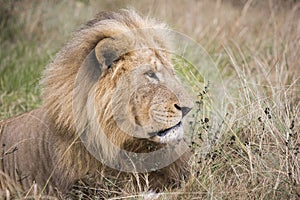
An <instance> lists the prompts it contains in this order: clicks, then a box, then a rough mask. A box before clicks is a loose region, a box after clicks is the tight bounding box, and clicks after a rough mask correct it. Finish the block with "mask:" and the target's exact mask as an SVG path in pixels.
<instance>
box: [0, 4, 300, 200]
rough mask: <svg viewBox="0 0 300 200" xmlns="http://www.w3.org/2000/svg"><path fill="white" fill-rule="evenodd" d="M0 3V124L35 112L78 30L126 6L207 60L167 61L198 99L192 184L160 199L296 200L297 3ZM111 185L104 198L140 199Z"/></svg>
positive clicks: (299, 163) (299, 162)
mask: <svg viewBox="0 0 300 200" xmlns="http://www.w3.org/2000/svg"><path fill="white" fill-rule="evenodd" d="M0 2H1V4H3V5H5V6H2V8H1V9H2V10H0V11H1V13H0V15H1V21H0V36H1V38H0V42H1V51H0V61H1V62H0V120H1V119H7V118H9V117H11V116H14V115H16V114H20V113H23V112H26V111H29V110H32V109H34V108H36V107H38V106H39V105H41V98H40V91H41V86H40V85H39V81H40V78H41V75H42V71H43V69H44V68H45V66H46V65H47V63H49V62H50V61H51V59H52V58H53V56H54V54H55V52H57V51H58V50H59V49H60V48H61V47H62V46H63V43H65V42H66V41H67V38H68V37H70V35H71V32H72V31H74V30H76V29H77V28H78V27H79V26H80V24H81V23H83V22H84V21H86V20H87V19H90V18H91V17H92V16H93V15H94V14H96V13H97V12H98V11H101V10H116V9H117V8H125V7H128V6H129V7H130V6H134V7H135V8H136V9H137V10H138V11H140V12H141V13H145V14H149V15H150V16H155V17H157V18H158V19H160V21H165V22H166V23H168V24H170V26H171V27H172V28H174V29H175V30H177V31H180V32H183V33H185V34H186V35H188V36H190V37H191V38H193V39H194V40H195V41H197V42H198V44H199V45H201V46H202V47H203V49H204V50H206V51H207V52H208V54H209V55H210V58H209V59H207V58H206V57H205V56H204V57H203V56H202V57H200V58H201V59H202V60H201V59H197V58H195V61H197V62H196V65H195V66H193V65H191V64H190V63H189V62H188V61H187V62H186V61H185V60H184V59H181V58H180V57H175V59H174V60H175V67H176V68H177V69H178V70H177V72H178V74H179V76H181V77H182V78H183V79H184V80H185V81H186V82H187V83H188V84H189V85H190V87H191V88H192V91H193V92H194V94H195V95H198V96H196V98H197V99H196V101H197V103H196V108H195V109H194V110H195V111H194V115H193V116H192V123H191V125H192V129H191V135H192V136H193V145H192V146H193V148H194V152H195V157H194V158H193V160H192V162H191V166H192V170H191V173H192V176H191V179H190V180H189V181H187V182H186V183H185V184H184V185H183V187H182V188H180V189H178V190H176V191H170V192H166V193H164V194H162V195H161V197H160V198H161V199H169V198H174V199H192V198H195V199H299V198H300V135H299V133H300V114H299V110H300V78H299V77H300V67H299V66H300V61H299V55H300V46H299V42H298V41H299V35H300V29H299V19H300V12H299V11H300V8H299V1H278V0H273V1H271V0H270V1H259V0H253V1H251V0H249V1H236V0H228V1H209V0H207V1H206V0H204V1H179V0H174V1H168V0H165V1H114V2H111V1H101V2H100V1H28V2H29V3H28V2H27V1H10V2H9V3H8V1H0ZM297 6H298V7H297ZM210 59H211V60H210ZM210 64H211V65H210ZM201 67H202V68H201ZM210 67H216V68H210ZM199 68H201V70H200V72H199V70H197V69H199ZM115 181H116V180H110V181H108V183H109V184H108V185H107V186H105V184H103V188H102V190H103V191H102V193H105V194H106V195H107V196H110V197H116V198H117V197H126V196H127V197H128V198H129V197H134V196H135V195H136V197H137V198H138V196H137V195H138V193H139V192H136V191H133V190H131V191H130V189H128V190H129V191H126V192H127V193H122V192H121V191H119V190H117V189H115V188H114V187H113V186H112V185H114V183H115ZM111 184H112V185H111ZM105 189H107V190H108V191H106V192H105ZM114 189H115V190H114ZM99 190H100V189H99ZM109 190H110V191H109ZM79 193H80V192H79ZM2 194H4V193H3V192H1V191H0V195H2ZM96 194H97V193H96V192H95V193H94V196H92V197H90V198H96Z"/></svg>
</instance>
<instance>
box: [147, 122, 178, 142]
mask: <svg viewBox="0 0 300 200" xmlns="http://www.w3.org/2000/svg"><path fill="white" fill-rule="evenodd" d="M151 136H152V137H151V139H152V140H153V141H155V142H159V143H171V142H174V141H179V140H181V139H182V137H183V125H182V122H181V121H180V122H179V123H178V124H176V125H175V126H172V127H170V128H167V129H164V130H161V131H159V132H155V133H151Z"/></svg>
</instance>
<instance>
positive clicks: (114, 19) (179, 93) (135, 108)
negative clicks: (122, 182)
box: [0, 11, 190, 192]
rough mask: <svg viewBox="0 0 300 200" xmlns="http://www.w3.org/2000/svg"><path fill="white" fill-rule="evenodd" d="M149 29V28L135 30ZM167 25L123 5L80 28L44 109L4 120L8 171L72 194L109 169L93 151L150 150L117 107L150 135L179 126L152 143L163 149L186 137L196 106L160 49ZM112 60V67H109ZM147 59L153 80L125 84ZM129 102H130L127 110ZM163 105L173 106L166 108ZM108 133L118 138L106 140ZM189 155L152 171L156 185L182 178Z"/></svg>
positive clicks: (49, 81)
mask: <svg viewBox="0 0 300 200" xmlns="http://www.w3.org/2000/svg"><path fill="white" fill-rule="evenodd" d="M149 27H150V28H151V29H149V30H147V31H142V32H130V31H132V30H137V29H143V28H149ZM163 28H165V27H164V25H160V24H157V23H155V22H153V21H151V20H145V19H142V18H141V17H139V16H138V15H137V14H136V13H134V12H132V11H122V12H121V13H102V14H100V15H99V16H98V17H97V18H96V19H95V20H92V21H90V22H88V23H87V25H86V26H85V27H83V28H82V29H80V30H79V31H78V32H76V33H75V35H74V36H73V38H72V39H71V41H70V42H69V43H68V44H67V45H66V47H65V48H63V49H62V50H61V51H60V52H59V53H58V55H57V56H56V58H55V59H54V61H53V62H52V63H50V65H49V66H48V67H47V68H46V70H45V75H44V79H43V84H44V90H43V98H44V102H43V105H42V107H41V108H39V109H36V110H33V111H31V112H29V113H25V114H23V115H20V116H17V117H15V118H12V119H9V120H6V121H3V122H0V133H1V135H0V142H1V143H0V144H1V145H2V148H3V151H2V160H1V163H0V166H1V170H2V171H3V172H4V173H5V174H7V175H8V176H9V177H10V178H11V179H12V180H14V181H15V182H17V183H19V184H20V186H21V187H22V188H24V189H28V188H30V187H31V186H32V185H33V183H37V185H38V188H39V189H43V188H45V189H46V190H45V191H47V192H51V191H53V190H59V191H61V192H66V191H67V190H68V189H69V188H70V187H71V186H72V185H73V184H74V183H75V182H76V181H78V180H80V179H82V178H84V177H85V176H86V175H87V174H90V175H91V176H95V177H96V174H97V173H99V171H101V170H103V169H104V168H106V167H105V165H103V164H102V163H101V162H100V161H98V160H97V159H96V158H97V155H96V158H95V157H94V156H95V155H92V154H91V153H90V149H89V147H90V148H92V149H97V150H99V151H100V152H101V153H100V154H101V156H103V158H104V159H107V160H113V159H115V156H116V155H117V154H118V150H116V149H114V148H112V146H113V145H112V144H114V145H115V146H117V147H118V148H120V149H122V148H123V149H126V150H129V151H134V152H147V151H148V150H147V149H148V148H149V147H148V146H147V145H146V144H147V143H146V142H145V140H144V139H138V138H136V137H133V136H132V135H130V134H128V132H127V131H129V130H124V129H122V126H123V124H121V125H120V124H118V122H117V121H118V120H119V119H118V120H116V119H115V118H114V117H115V116H114V114H116V113H118V114H120V120H119V121H122V120H123V121H124V119H123V118H124V117H125V118H126V120H127V121H126V120H125V121H126V123H127V124H126V123H125V122H124V123H125V124H126V127H127V125H128V123H129V124H130V123H134V124H138V126H142V127H143V128H144V129H145V130H146V131H147V133H149V134H150V133H152V132H155V133H158V132H159V131H160V130H165V129H169V128H170V127H175V126H177V127H175V128H174V129H172V130H173V132H174V134H175V133H176V134H175V136H174V134H173V136H172V135H171V134H170V135H171V136H172V137H171V136H170V137H165V136H164V137H159V136H157V135H155V137H153V138H156V139H153V140H151V141H147V142H150V143H151V144H153V145H154V146H157V148H159V147H160V146H162V144H157V141H160V142H163V143H164V142H165V141H171V140H175V139H177V140H178V138H179V139H180V137H181V136H180V134H179V135H178V136H177V133H181V132H180V131H179V130H181V129H180V128H178V127H181V123H180V121H181V119H182V117H183V114H182V110H181V107H182V108H185V107H184V106H189V105H190V104H189V102H188V103H186V102H187V101H188V100H186V99H185V98H186V97H185V96H186V93H184V91H183V89H182V87H181V86H180V84H179V83H178V81H177V80H175V78H174V77H173V76H174V72H173V71H172V70H173V69H172V64H171V62H170V60H169V57H168V55H167V54H166V53H164V51H157V50H155V49H153V48H158V49H165V48H166V47H167V45H166V42H163V40H165V36H166V33H165V32H164V31H161V30H162V29H163ZM152 29H153V30H152ZM157 29H159V30H160V31H158V30H157ZM127 33H128V34H127ZM108 38H114V39H112V40H110V39H108ZM106 43H108V44H106ZM144 47H147V48H146V49H143V48H144ZM136 49H141V50H136ZM149 49H150V50H149ZM128 52H129V53H128ZM112 53H113V55H112ZM123 54H124V55H123ZM108 55H109V56H108ZM120 56H122V59H120V60H115V58H114V57H120ZM86 58H88V59H86ZM95 63H97V64H96V65H95ZM99 63H100V64H99ZM98 65H100V67H98ZM106 65H107V66H106ZM108 65H111V67H110V68H109V69H108ZM145 65H150V66H154V67H152V68H151V72H152V71H154V72H155V73H157V74H158V75H157V76H158V77H154V78H153V77H152V79H151V78H150V79H151V80H150V79H149V77H151V75H149V74H148V75H149V77H147V79H146V78H145V79H142V78H141V79H139V80H141V82H142V84H140V83H139V84H140V85H138V87H136V88H132V86H136V84H137V83H136V82H134V81H133V79H130V78H131V77H129V79H128V80H130V81H128V80H127V79H126V80H127V81H128V82H126V81H125V84H123V85H122V84H121V86H120V85H118V82H120V81H122V78H123V77H125V75H126V73H127V72H131V71H134V70H137V72H136V73H139V72H140V70H142V68H139V67H138V66H145ZM101 66H102V68H101ZM105 66H106V67H107V69H105ZM162 66H163V67H162ZM146 68H147V70H148V71H149V69H148V68H149V67H146ZM134 73H135V71H134ZM143 74H145V73H144V72H143ZM137 75H139V74H137ZM139 77H140V76H139ZM164 78H168V79H167V80H168V81H164V82H165V86H161V85H160V84H158V83H157V82H158V80H159V81H161V80H163V79H164ZM148 79H149V80H150V81H151V82H149V81H148ZM148 82H149V83H148ZM145 83H148V84H145ZM126 84H127V85H126ZM124 85H125V86H124ZM122 87H124V88H122ZM168 87H171V88H172V90H169V89H168ZM117 88H121V89H119V90H118V89H117ZM114 92H116V94H115V93H114ZM173 93H174V94H173ZM128 94H130V95H131V96H129V95H128ZM124 100H126V101H128V102H129V103H130V107H128V110H125V111H124V109H125V107H126V106H127V104H126V105H123V104H122V102H123V101H124ZM185 103H186V104H187V105H185ZM179 104H180V106H181V107H179V106H178V105H179ZM181 104H182V105H181ZM174 106H175V107H174ZM162 107H163V108H165V109H167V111H164V113H162V111H161V108H162ZM150 108H151V109H150ZM122 109H123V110H122ZM126 109H127V107H126ZM152 110H154V111H152ZM120 111H124V113H122V112H120ZM150 111H151V113H150ZM165 113H167V114H165ZM161 116H165V117H161ZM122 117H123V118H122ZM123 121H122V123H123ZM99 126H100V127H101V130H100V129H99ZM129 127H130V126H129ZM177 129H178V130H177ZM130 130H131V129H130ZM102 132H103V133H105V135H106V136H105V137H107V138H108V139H109V141H111V143H112V144H108V143H107V142H105V141H106V140H105V139H104V138H103V135H102V134H101V133H102ZM174 138H175V139H174ZM82 141H84V142H82ZM83 143H84V144H83ZM145 145H146V146H145ZM188 155H189V153H186V154H184V155H183V156H182V157H181V158H180V159H178V160H177V161H176V162H175V163H173V164H171V165H169V166H167V167H164V168H163V169H160V170H159V169H158V170H156V171H154V172H151V173H150V185H151V187H152V188H154V189H157V188H163V187H169V186H172V185H174V184H175V183H176V181H177V182H178V181H179V179H180V178H181V177H182V176H183V175H185V174H186V172H187V169H186V164H187V158H188ZM165 156H166V157H168V156H169V155H168V154H167V155H165ZM1 184H2V183H1ZM1 187H2V188H3V187H6V186H4V185H1Z"/></svg>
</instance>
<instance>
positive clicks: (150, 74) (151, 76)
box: [145, 70, 158, 80]
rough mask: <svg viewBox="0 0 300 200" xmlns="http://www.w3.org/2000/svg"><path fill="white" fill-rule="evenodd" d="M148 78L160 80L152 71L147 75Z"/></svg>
mask: <svg viewBox="0 0 300 200" xmlns="http://www.w3.org/2000/svg"><path fill="white" fill-rule="evenodd" d="M145 75H146V76H148V77H149V78H153V79H156V80H158V77H157V76H156V74H155V73H154V72H153V71H152V70H151V71H148V72H146V73H145Z"/></svg>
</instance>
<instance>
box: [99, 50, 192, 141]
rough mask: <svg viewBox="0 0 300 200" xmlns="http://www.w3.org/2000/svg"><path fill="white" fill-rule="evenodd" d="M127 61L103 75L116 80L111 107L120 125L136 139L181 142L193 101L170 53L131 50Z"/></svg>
mask: <svg viewBox="0 0 300 200" xmlns="http://www.w3.org/2000/svg"><path fill="white" fill-rule="evenodd" d="M125 60H126V61H123V60H121V61H119V62H117V63H115V64H113V65H112V66H111V68H110V69H108V70H107V72H104V75H103V77H102V79H107V78H110V79H111V80H110V81H113V82H115V83H116V85H115V86H116V88H115V91H114V93H113V94H112V97H111V98H112V105H111V106H112V110H113V119H114V120H115V121H116V123H117V125H118V126H119V128H120V129H121V130H123V131H124V132H125V133H127V134H129V135H132V136H133V137H135V138H147V139H148V140H151V141H155V142H158V143H173V142H178V141H180V140H181V139H182V137H183V123H182V120H183V118H184V116H185V115H186V114H187V113H188V112H189V111H190V110H191V108H192V107H193V102H192V101H191V99H190V97H189V95H188V93H187V92H186V91H185V89H184V87H183V86H182V84H181V83H180V81H179V79H178V78H177V76H176V74H175V71H174V68H173V65H172V63H171V60H170V58H169V55H168V54H167V53H166V52H164V51H161V50H160V51H158V50H152V49H147V50H139V51H134V52H131V53H129V54H128V55H127V56H126V59H125ZM112 77H113V78H112ZM112 79H113V80H112ZM101 84H102V81H101V79H100V80H99V85H101Z"/></svg>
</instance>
